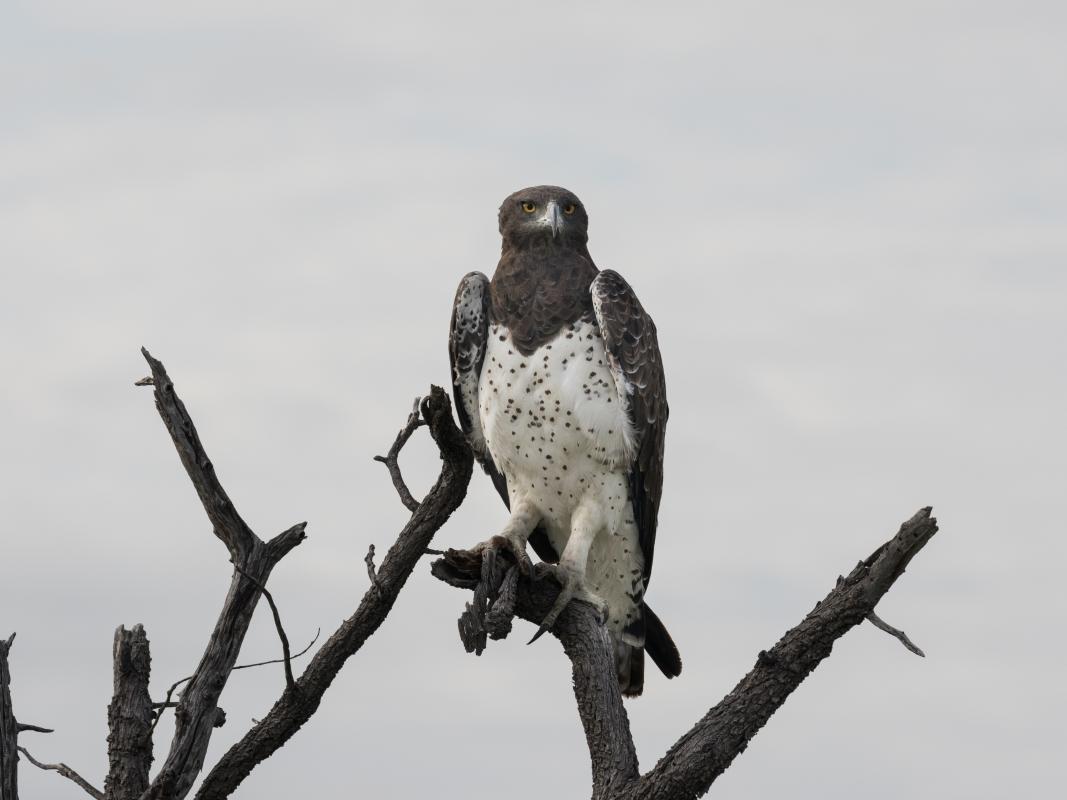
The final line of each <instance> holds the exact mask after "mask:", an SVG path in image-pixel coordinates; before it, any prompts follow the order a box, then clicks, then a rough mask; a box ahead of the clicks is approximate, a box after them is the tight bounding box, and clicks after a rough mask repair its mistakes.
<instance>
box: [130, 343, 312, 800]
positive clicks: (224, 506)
mask: <svg viewBox="0 0 1067 800" xmlns="http://www.w3.org/2000/svg"><path fill="white" fill-rule="evenodd" d="M141 352H142V353H143V354H144V357H145V360H146V361H147V362H148V365H149V367H150V368H151V370H152V385H153V387H154V390H155V391H154V394H155V399H156V409H157V410H158V411H159V415H160V417H161V418H162V420H163V424H164V425H165V426H166V428H167V431H168V432H169V433H170V436H171V439H172V440H173V442H174V446H175V448H176V449H177V451H178V456H179V458H180V459H181V462H182V465H183V466H184V467H185V471H186V472H187V473H188V475H189V479H190V480H191V481H192V483H193V486H194V487H195V489H196V492H197V495H198V496H199V497H200V501H201V503H202V504H203V506H204V510H205V511H206V512H207V516H208V519H209V520H210V521H211V524H212V526H213V528H214V531H215V535H216V536H217V537H218V538H219V539H221V540H222V541H223V543H224V544H225V545H226V547H227V549H228V550H229V551H230V559H231V561H232V562H233V564H234V565H235V566H236V567H238V568H239V570H240V572H235V573H234V577H233V579H232V580H231V582H230V589H229V592H228V593H227V595H226V599H225V602H224V603H223V607H222V611H221V612H220V614H219V619H218V622H217V623H216V624H215V629H214V631H212V633H211V636H210V638H209V640H208V644H207V647H206V649H205V650H204V655H203V657H202V658H201V660H200V664H199V665H198V666H197V668H196V671H195V672H194V673H193V676H192V678H191V679H190V680H189V686H188V688H187V689H186V690H185V691H184V692H183V693H182V697H181V700H180V701H179V702H178V706H177V708H176V710H175V730H174V738H173V740H172V741H171V747H170V752H169V753H168V754H167V758H166V761H165V762H164V763H163V766H162V767H161V769H160V771H159V774H158V775H157V776H156V778H155V780H154V781H152V784H151V786H150V787H149V789H148V791H146V792H145V793H144V794H143V795H142V797H143V800H181V799H182V798H184V797H185V795H187V794H188V793H189V790H190V789H191V788H192V785H193V781H194V780H195V779H196V777H197V775H198V774H199V773H200V770H201V769H202V768H203V765H204V757H205V755H206V753H207V748H208V744H209V742H210V740H211V733H212V730H213V729H214V728H215V727H216V726H217V723H218V720H219V716H218V699H219V696H220V695H221V693H222V690H223V689H224V688H225V686H226V681H227V680H228V678H229V675H230V672H231V671H232V670H233V666H234V664H235V663H236V661H237V656H238V654H239V653H240V650H241V645H242V644H243V643H244V638H245V634H246V633H247V632H248V626H249V623H250V622H251V619H252V614H253V612H254V611H255V607H256V604H257V602H258V601H259V597H260V595H261V594H262V591H261V587H262V586H263V585H264V584H265V583H266V581H267V578H268V577H269V575H270V573H271V570H273V569H274V566H275V565H276V564H277V563H278V561H279V560H281V558H282V557H284V556H285V555H286V553H288V552H289V551H290V550H292V549H293V548H294V547H295V546H296V545H298V544H299V543H300V542H302V541H303V540H304V538H305V533H304V528H305V526H306V523H303V522H302V523H299V524H297V525H294V526H293V527H291V528H289V529H288V530H286V531H284V532H282V533H281V534H279V535H278V536H276V537H274V538H273V539H271V540H270V541H269V542H266V543H264V542H263V540H262V539H260V538H259V537H258V536H256V534H255V533H254V532H253V531H252V529H251V528H249V527H248V525H247V524H246V523H245V521H244V520H243V519H242V518H241V516H240V514H238V513H237V509H236V508H235V507H234V505H233V503H232V502H231V500H230V498H229V496H228V495H227V494H226V491H225V490H224V489H223V488H222V484H221V483H220V482H219V480H218V477H217V476H216V474H215V468H214V466H213V465H212V463H211V460H210V459H209V458H208V456H207V453H206V452H205V451H204V448H203V445H202V444H201V442H200V437H199V435H198V434H197V432H196V428H195V426H194V425H193V421H192V418H191V417H190V416H189V412H188V411H187V410H186V408H185V404H184V403H183V402H182V401H181V399H180V398H179V397H178V395H177V392H176V391H175V389H174V384H173V382H172V381H171V379H170V377H169V376H168V375H167V371H166V369H165V368H164V366H163V364H162V363H161V362H160V361H158V360H156V359H155V358H153V357H152V356H151V355H150V354H149V352H148V351H147V350H145V349H144V348H142V350H141ZM246 576H247V578H249V579H251V580H246ZM174 688H176V686H175V687H172V690H171V692H168V697H167V701H168V702H169V700H170V695H171V693H172V692H173V689H174ZM160 713H162V712H160ZM158 718H159V715H157V718H156V722H157V723H158ZM153 729H154V726H153Z"/></svg>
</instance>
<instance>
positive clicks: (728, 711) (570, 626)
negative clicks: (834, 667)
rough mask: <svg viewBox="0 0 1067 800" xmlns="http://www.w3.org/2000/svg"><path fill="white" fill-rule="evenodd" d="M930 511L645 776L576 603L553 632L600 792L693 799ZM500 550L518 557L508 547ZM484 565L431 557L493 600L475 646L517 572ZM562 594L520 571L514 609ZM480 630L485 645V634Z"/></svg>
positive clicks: (601, 645) (887, 581)
mask: <svg viewBox="0 0 1067 800" xmlns="http://www.w3.org/2000/svg"><path fill="white" fill-rule="evenodd" d="M930 511H931V510H930V509H929V508H924V509H921V510H920V511H919V512H918V513H916V514H915V516H913V517H912V518H911V519H910V520H908V521H907V522H905V523H904V524H903V525H902V526H901V528H900V531H899V532H898V533H897V535H896V536H894V537H893V538H892V539H890V540H889V541H888V542H886V543H885V544H883V545H882V546H881V547H879V548H878V549H877V550H875V552H874V553H872V554H871V555H870V556H869V557H868V558H866V559H865V560H863V561H861V562H860V563H859V564H858V565H857V566H856V568H855V569H854V570H852V572H851V573H849V575H848V577H845V578H839V579H838V583H837V586H836V587H835V588H834V589H833V590H832V591H831V592H830V593H829V594H828V595H827V596H826V597H825V598H824V599H823V600H822V601H821V602H819V603H818V604H817V605H816V606H815V609H814V610H813V611H812V612H811V613H810V614H808V616H807V617H805V618H804V620H803V621H802V622H801V623H800V624H799V625H797V626H796V627H795V628H793V629H792V630H790V631H789V632H787V633H786V634H785V635H784V636H783V637H782V638H781V640H780V641H779V642H778V643H777V644H776V645H775V646H774V647H773V648H771V649H770V650H769V651H764V652H761V653H760V654H759V658H758V659H757V661H756V666H755V667H753V669H752V671H751V672H750V673H749V674H748V675H746V676H745V677H744V678H743V679H742V680H741V682H740V683H738V684H737V686H736V687H735V688H734V690H733V691H732V692H730V694H729V695H727V696H726V697H725V698H724V699H723V700H722V702H720V703H719V704H718V705H717V706H715V707H714V708H712V709H711V710H710V711H709V712H708V713H707V714H706V715H705V716H704V718H703V719H701V720H700V721H699V722H698V723H697V724H696V725H695V726H694V727H693V728H692V729H691V730H690V731H688V732H687V733H686V734H684V735H683V736H682V737H681V738H680V739H679V740H678V742H677V743H676V744H675V745H674V746H673V747H671V749H670V750H669V751H668V752H667V754H666V755H665V756H664V757H663V758H662V759H660V761H659V763H658V764H657V765H656V767H655V768H654V769H653V770H651V771H650V772H649V773H647V774H646V775H644V776H641V777H638V771H637V756H636V754H635V753H634V750H633V739H632V737H631V734H630V726H629V722H628V720H627V717H626V711H625V708H624V707H623V705H622V697H621V695H620V693H619V689H618V683H617V679H616V676H615V663H614V659H613V658H612V657H611V653H610V648H609V646H608V641H607V634H606V631H605V630H604V628H603V625H602V623H601V622H600V620H599V619H598V618H597V615H596V612H595V610H594V609H593V608H592V607H591V606H589V605H587V604H585V603H581V602H573V603H571V604H570V605H569V606H568V607H567V609H566V610H565V612H564V614H563V615H561V616H560V618H559V620H557V622H556V624H555V625H554V626H553V628H552V633H553V634H554V635H555V636H556V637H557V638H558V639H559V640H560V641H561V642H562V643H563V648H564V652H566V654H567V656H568V658H569V659H570V660H571V665H572V671H573V676H574V695H575V699H576V700H577V703H578V713H579V716H580V717H581V720H582V725H583V727H584V728H585V733H586V741H587V743H588V745H589V756H590V761H591V764H592V773H593V795H592V796H593V798H594V800H690V798H696V797H700V796H701V795H703V794H704V793H705V792H707V791H708V789H709V788H710V787H711V784H712V782H713V781H714V780H715V779H716V778H717V777H718V776H719V775H721V774H722V772H723V771H724V770H725V769H726V768H727V767H729V766H730V764H731V763H732V762H733V760H734V758H736V757H737V756H738V755H740V754H741V753H742V752H744V750H745V748H746V747H747V746H748V742H749V741H750V740H751V739H752V737H753V736H755V735H756V733H757V732H759V730H760V728H762V727H763V725H764V724H765V723H766V722H767V720H768V719H770V717H771V715H772V714H773V713H774V712H775V711H776V710H777V709H778V708H779V707H781V705H782V704H783V703H784V702H785V701H786V699H787V698H788V697H789V695H790V694H791V693H792V691H793V690H794V689H796V688H797V686H799V685H800V683H801V682H802V681H803V680H804V679H805V678H806V677H807V676H808V675H809V674H811V672H812V670H814V669H815V667H817V666H818V665H819V663H820V662H821V661H822V660H823V659H824V658H826V657H827V656H828V655H830V651H831V649H832V648H833V643H834V642H835V641H836V640H837V639H838V638H840V637H841V636H843V635H844V634H845V633H846V632H848V631H849V630H850V629H851V628H853V627H854V626H856V625H858V624H859V623H861V622H863V620H865V619H867V618H868V616H869V615H870V614H871V612H872V610H873V609H874V607H875V605H876V604H877V603H878V601H879V600H880V599H881V598H882V596H883V595H884V594H885V593H886V592H887V591H888V590H889V588H890V587H891V586H892V585H893V583H894V582H895V581H896V579H897V578H899V577H900V576H901V575H902V574H903V572H904V568H905V567H906V566H907V564H908V562H909V561H910V560H911V559H912V558H913V557H914V556H915V554H916V553H918V552H919V550H921V549H922V547H923V546H924V545H925V544H926V543H927V542H928V541H929V540H930V538H931V537H932V536H933V535H934V534H935V533H936V532H937V521H936V520H935V519H934V518H933V517H931V516H930ZM496 558H497V560H499V559H508V558H510V556H509V555H508V554H505V553H504V552H502V551H501V552H499V553H497V554H496ZM486 563H487V561H486V559H485V556H484V554H483V553H481V552H472V551H455V550H451V551H447V552H446V553H445V556H444V558H442V559H440V560H438V561H437V562H435V563H434V565H433V573H434V575H436V576H437V577H438V578H440V579H441V580H443V581H445V582H447V583H449V584H451V585H453V586H457V587H460V588H465V589H474V590H475V593H476V595H475V596H476V598H478V597H479V592H481V593H482V595H481V596H484V597H487V598H488V599H489V600H488V606H487V607H485V608H481V609H479V601H478V600H477V599H476V602H475V605H474V606H473V607H472V606H471V605H469V604H468V607H467V610H466V611H465V612H464V618H465V619H467V622H466V623H464V622H463V621H462V620H461V626H460V628H461V636H463V638H464V645H465V646H467V648H468V650H474V649H475V647H474V646H473V645H474V644H475V643H476V642H475V641H474V640H472V639H470V637H471V636H477V635H479V625H484V626H485V627H486V629H487V630H488V627H489V626H488V624H487V623H486V622H485V621H487V620H489V619H490V618H491V616H492V614H493V613H494V604H493V603H492V598H493V596H494V594H495V593H496V592H497V589H496V588H494V587H492V586H490V587H488V588H486V581H487V580H495V581H499V580H500V578H499V575H501V574H506V575H511V574H512V573H511V572H504V573H502V572H501V570H500V569H495V570H489V571H488V572H487V571H486V569H485V566H486ZM508 563H509V564H510V563H513V562H508ZM512 569H514V568H512ZM487 575H495V576H497V577H493V578H488V577H487ZM498 585H499V584H498ZM558 592H559V587H558V585H557V584H555V582H554V581H544V580H535V581H532V582H531V581H530V580H528V579H527V578H526V577H524V576H520V577H519V580H518V590H517V592H516V593H515V599H514V612H515V614H516V615H517V616H519V617H522V618H523V619H526V620H529V621H531V622H534V623H535V624H536V623H538V622H539V621H540V620H541V619H543V618H544V614H545V612H547V610H548V609H549V608H551V606H552V603H553V601H554V599H555V597H556V595H557V594H558ZM506 594H507V592H503V593H501V594H500V596H505V595H506ZM509 602H510V601H509ZM472 618H473V619H472ZM480 620H481V621H480ZM480 635H481V636H482V639H481V644H482V645H483V646H484V633H481V634H480Z"/></svg>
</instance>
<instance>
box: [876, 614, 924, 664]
mask: <svg viewBox="0 0 1067 800" xmlns="http://www.w3.org/2000/svg"><path fill="white" fill-rule="evenodd" d="M867 621H868V622H870V623H871V624H872V625H873V626H874V627H876V628H878V629H879V630H882V631H885V632H886V633H888V634H889V635H890V636H895V637H896V638H897V639H898V640H899V641H900V643H901V644H902V645H904V647H906V648H907V649H908V650H910V651H911V652H912V653H915V655H917V656H919V657H920V658H926V653H924V652H923V651H922V650H920V649H919V646H918V645H917V644H915V642H913V641H912V640H911V639H909V638H908V634H906V633H904V631H902V630H900V629H899V628H894V627H893V626H892V625H890V624H889V623H888V622H886V621H885V620H884V619H882V618H881V617H879V616H878V615H877V614H875V613H874V612H873V611H872V612H871V613H870V614H868V615H867Z"/></svg>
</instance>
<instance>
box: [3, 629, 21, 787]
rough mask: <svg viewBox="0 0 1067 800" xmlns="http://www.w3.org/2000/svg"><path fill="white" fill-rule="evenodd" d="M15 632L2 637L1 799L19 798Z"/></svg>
mask: <svg viewBox="0 0 1067 800" xmlns="http://www.w3.org/2000/svg"><path fill="white" fill-rule="evenodd" d="M14 643H15V634H11V636H9V637H8V638H7V639H6V640H4V639H0V800H18V797H19V781H18V777H19V775H18V765H19V753H18V744H19V724H18V722H17V721H16V720H15V709H14V708H12V706H11V671H10V669H9V668H8V662H7V659H8V654H9V653H10V652H11V645H12V644H14Z"/></svg>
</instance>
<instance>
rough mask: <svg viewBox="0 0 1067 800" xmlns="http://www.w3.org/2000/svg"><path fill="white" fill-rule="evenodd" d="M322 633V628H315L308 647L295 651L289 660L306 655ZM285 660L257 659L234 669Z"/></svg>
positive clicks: (249, 667)
mask: <svg viewBox="0 0 1067 800" xmlns="http://www.w3.org/2000/svg"><path fill="white" fill-rule="evenodd" d="M320 633H322V628H316V629H315V636H314V637H313V638H312V640H311V641H310V642H308V643H307V647H305V648H304V649H303V650H301V651H300V652H299V653H293V655H292V656H290V658H289V660H290V661H292V660H293V659H296V658H300V656H302V655H304V653H306V652H307V651H308V650H310V649H311V648H312V646H313V645H314V644H315V642H317V641H318V640H319V634H320ZM284 660H285V659H284V658H272V659H270V660H269V661H256V662H254V663H252V664H238V665H237V666H236V667H234V671H236V670H239V669H251V668H252V667H265V666H267V664H280V663H282V662H283V661H284Z"/></svg>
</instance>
